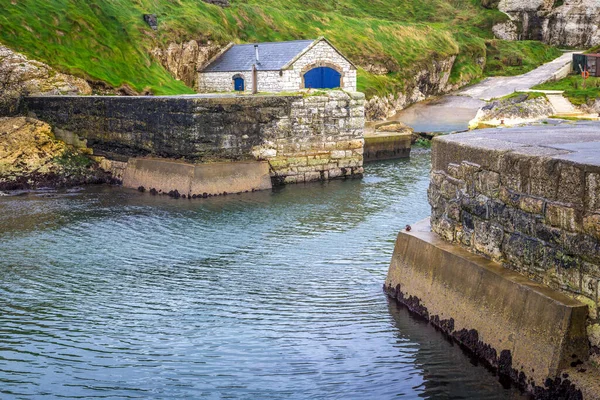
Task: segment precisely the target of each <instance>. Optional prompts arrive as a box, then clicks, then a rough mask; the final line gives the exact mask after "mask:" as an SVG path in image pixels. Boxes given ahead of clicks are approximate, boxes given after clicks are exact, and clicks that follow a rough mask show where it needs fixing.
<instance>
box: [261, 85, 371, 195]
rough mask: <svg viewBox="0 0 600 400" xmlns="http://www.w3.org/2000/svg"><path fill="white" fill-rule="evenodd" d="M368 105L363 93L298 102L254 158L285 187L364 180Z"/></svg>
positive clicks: (267, 134)
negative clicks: (354, 178)
mask: <svg viewBox="0 0 600 400" xmlns="http://www.w3.org/2000/svg"><path fill="white" fill-rule="evenodd" d="M364 102H365V97H364V94H362V93H346V92H343V91H331V92H327V93H325V94H321V95H318V96H306V97H302V98H299V99H298V100H296V101H295V102H294V103H293V104H292V109H291V112H290V114H289V116H288V117H286V118H281V119H280V120H279V121H278V122H277V125H276V126H274V127H271V128H269V129H268V131H266V132H265V136H264V138H265V141H264V143H263V145H261V146H258V147H256V148H255V149H254V150H253V152H254V155H255V157H256V158H257V159H265V160H268V161H269V163H270V165H271V169H272V176H273V177H275V179H276V180H277V181H278V182H282V183H299V182H309V181H314V180H327V179H334V178H339V177H348V176H362V173H363V151H364V137H363V132H364V124H365V117H364Z"/></svg>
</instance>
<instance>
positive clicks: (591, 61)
mask: <svg viewBox="0 0 600 400" xmlns="http://www.w3.org/2000/svg"><path fill="white" fill-rule="evenodd" d="M573 71H574V72H577V73H579V74H580V73H582V72H583V71H588V72H589V73H590V76H598V77H600V54H573Z"/></svg>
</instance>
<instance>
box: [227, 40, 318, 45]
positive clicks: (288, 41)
mask: <svg viewBox="0 0 600 400" xmlns="http://www.w3.org/2000/svg"><path fill="white" fill-rule="evenodd" d="M316 40H318V39H297V40H285V41H283V42H255V43H240V44H234V46H252V45H255V44H280V43H296V42H314V41H316Z"/></svg>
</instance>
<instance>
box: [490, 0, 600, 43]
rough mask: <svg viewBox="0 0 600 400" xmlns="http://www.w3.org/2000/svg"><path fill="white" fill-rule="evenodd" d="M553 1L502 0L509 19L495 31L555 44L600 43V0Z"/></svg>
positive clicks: (501, 35)
mask: <svg viewBox="0 0 600 400" xmlns="http://www.w3.org/2000/svg"><path fill="white" fill-rule="evenodd" d="M554 4H555V2H554V0H501V1H500V3H499V5H498V9H499V10H500V11H502V12H504V13H505V14H507V15H508V16H509V18H510V21H508V22H504V23H501V24H498V25H496V26H495V27H494V28H493V31H494V34H495V35H496V36H497V37H498V38H500V39H507V40H515V39H521V40H542V41H543V42H545V43H548V44H552V45H556V46H569V47H592V46H595V45H597V44H600V0H567V1H565V2H564V4H562V5H559V6H557V7H554ZM518 27H520V28H518Z"/></svg>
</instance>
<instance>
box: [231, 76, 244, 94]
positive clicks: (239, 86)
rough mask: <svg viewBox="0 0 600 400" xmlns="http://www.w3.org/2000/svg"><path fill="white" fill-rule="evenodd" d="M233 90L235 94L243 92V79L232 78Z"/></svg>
mask: <svg viewBox="0 0 600 400" xmlns="http://www.w3.org/2000/svg"><path fill="white" fill-rule="evenodd" d="M233 89H234V90H235V91H237V92H243V91H244V78H241V77H239V76H238V77H237V78H233Z"/></svg>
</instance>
